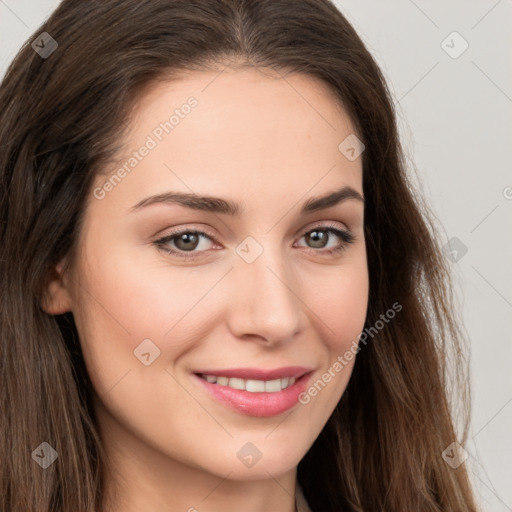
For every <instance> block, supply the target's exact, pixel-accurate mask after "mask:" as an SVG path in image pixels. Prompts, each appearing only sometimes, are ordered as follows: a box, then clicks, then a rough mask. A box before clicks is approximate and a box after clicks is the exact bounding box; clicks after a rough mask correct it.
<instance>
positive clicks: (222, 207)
mask: <svg viewBox="0 0 512 512" xmlns="http://www.w3.org/2000/svg"><path fill="white" fill-rule="evenodd" d="M349 199H356V200H358V201H361V202H362V203H364V198H363V197H362V196H361V194H360V193H359V192H358V191H357V190H355V189H354V188H352V187H349V186H344V187H342V188H340V189H339V190H336V191H334V192H328V193H327V194H325V195H323V196H320V197H311V198H309V199H308V200H307V201H306V202H305V203H304V204H303V205H302V208H301V210H300V214H301V215H304V214H307V213H312V212H316V211H319V210H323V209H326V208H330V207H332V206H336V205H337V204H339V203H342V202H344V201H347V200H349ZM158 203H163V204H179V205H181V206H185V207H186V208H191V209H193V210H202V211H207V212H213V213H223V214H225V215H230V216H233V217H240V215H241V213H242V211H243V209H244V207H243V205H242V204H240V203H236V202H234V201H231V200H228V199H222V198H220V197H212V196H200V195H197V194H194V193H181V192H172V191H171V192H165V193H163V194H158V195H154V196H150V197H146V198H145V199H142V200H141V201H139V202H138V203H137V204H136V205H135V206H132V208H130V212H134V211H137V210H140V209H141V208H144V207H147V206H150V205H153V204H158Z"/></svg>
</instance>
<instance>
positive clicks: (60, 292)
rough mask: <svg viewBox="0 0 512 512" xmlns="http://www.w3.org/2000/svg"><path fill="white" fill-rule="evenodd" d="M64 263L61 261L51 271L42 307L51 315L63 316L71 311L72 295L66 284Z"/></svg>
mask: <svg viewBox="0 0 512 512" xmlns="http://www.w3.org/2000/svg"><path fill="white" fill-rule="evenodd" d="M63 267H64V262H63V261H61V262H60V263H59V264H58V265H56V266H55V267H53V268H52V269H51V271H50V280H49V282H48V286H47V289H46V290H45V296H44V297H43V300H42V304H41V307H42V308H43V310H44V311H46V313H48V314H49V315H61V314H63V313H67V312H69V311H71V305H72V300H71V295H70V292H69V290H68V287H67V284H66V283H65V282H64V274H63Z"/></svg>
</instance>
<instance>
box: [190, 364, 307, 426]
mask: <svg viewBox="0 0 512 512" xmlns="http://www.w3.org/2000/svg"><path fill="white" fill-rule="evenodd" d="M311 373H312V372H309V373H307V374H305V375H303V376H302V377H301V378H300V379H297V380H296V381H295V384H293V386H290V387H289V388H286V389H283V390H282V391H277V392H275V393H252V392H250V391H245V390H242V389H233V388H230V387H229V386H220V385H218V384H213V383H211V382H207V381H206V380H204V379H202V378H201V377H199V376H198V375H196V374H193V377H195V378H196V380H198V381H199V382H200V383H201V384H202V385H203V386H204V388H205V389H206V391H207V392H208V393H209V394H210V395H211V396H213V398H215V399H216V400H217V401H219V402H221V403H222V404H223V405H226V406H227V407H229V408H231V409H234V410H236V411H238V412H241V413H243V414H247V415H249V416H260V417H269V416H276V415H278V414H282V413H283V412H286V411H288V410H289V409H291V408H292V407H294V406H295V405H296V404H297V403H298V401H299V395H300V394H301V393H302V392H304V390H305V389H306V386H307V381H308V380H309V377H310V375H311Z"/></svg>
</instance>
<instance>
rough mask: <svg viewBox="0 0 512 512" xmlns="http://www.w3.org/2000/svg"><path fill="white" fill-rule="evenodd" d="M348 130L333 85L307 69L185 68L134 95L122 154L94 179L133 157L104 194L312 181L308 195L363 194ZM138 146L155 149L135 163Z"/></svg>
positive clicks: (300, 191)
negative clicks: (347, 190) (347, 146)
mask: <svg viewBox="0 0 512 512" xmlns="http://www.w3.org/2000/svg"><path fill="white" fill-rule="evenodd" d="M191 98H192V99H193V101H192V102H191ZM190 105H193V106H192V107H191V106H190ZM353 133H354V128H353V124H352V122H351V119H350V118H349V116H348V115H347V114H346V113H345V111H344V110H343V107H342V105H341V103H340V102H339V101H337V100H336V98H335V96H334V93H333V91H332V90H331V89H330V88H329V87H328V86H327V85H326V84H325V83H323V82H322V81H320V80H318V79H316V78H313V77H310V76H308V75H303V74H284V73H283V74H279V73H276V72H274V71H271V70H266V69H265V70H260V69H257V68H242V69H235V70H234V69H231V68H226V69H221V70H220V71H204V72H197V71H196V72H188V73H184V74H183V75H182V76H180V77H178V78H176V77H174V78H173V79H172V80H169V81H161V82H159V83H156V84H153V85H152V86H151V87H149V88H147V89H146V91H145V92H144V94H142V95H141V96H140V98H139V100H138V101H137V103H136V104H135V106H134V109H133V111H132V116H131V119H130V122H129V132H128V135H127V137H126V138H125V140H124V141H123V146H122V150H121V152H120V154H119V159H118V161H117V162H116V164H115V165H114V166H112V167H111V168H110V169H108V170H107V172H106V173H105V175H103V176H100V177H99V179H98V180H97V184H101V183H102V182H104V181H105V178H106V177H108V175H109V173H115V172H116V169H119V168H120V167H121V166H123V165H124V167H125V168H126V169H128V167H130V166H128V167H126V165H125V164H126V163H128V162H130V160H131V161H132V162H131V163H133V164H134V165H133V166H132V168H130V169H128V171H129V172H128V173H123V174H128V175H127V176H126V177H125V178H123V181H122V183H119V185H118V186H116V187H115V190H114V192H113V193H110V194H109V199H112V198H113V197H114V196H117V198H118V199H119V198H121V197H125V198H126V199H127V201H129V202H130V203H131V204H132V205H133V204H135V203H136V202H138V201H139V200H140V199H141V198H142V197H143V196H144V195H150V194H156V193H161V192H164V191H165V190H166V189H168V190H177V189H178V190H179V189H181V190H182V191H183V192H197V193H208V194H211V195H217V196H222V197H226V196H230V195H231V196H235V195H240V193H241V192H242V193H243V194H244V196H245V197H248V196H250V195H251V194H254V195H257V194H258V191H260V192H261V193H266V194H267V193H268V192H269V189H271V191H281V192H282V191H286V192H287V194H288V195H289V196H290V197H296V198H297V199H299V198H300V197H302V196H304V194H305V193H306V192H307V191H308V189H312V188H314V187H315V184H317V183H318V184H319V185H318V187H317V188H315V190H312V193H311V194H310V195H320V194H322V193H323V191H325V190H330V189H332V190H334V189H336V188H340V186H343V185H349V186H352V187H353V188H355V189H356V190H359V191H360V192H361V194H362V189H361V180H362V176H361V174H362V171H361V159H357V160H355V161H350V160H348V159H347V158H346V157H345V156H344V155H343V154H342V153H341V152H340V150H339V148H338V146H339V144H340V143H341V142H342V141H343V140H344V139H346V137H347V136H349V135H351V134H353ZM144 146H151V150H150V151H145V152H144V153H145V156H144V157H143V158H140V159H138V160H137V161H135V160H134V156H133V154H134V152H137V151H138V150H139V149H140V148H143V147H144ZM320 181H321V182H322V183H320ZM230 191H231V192H232V193H230Z"/></svg>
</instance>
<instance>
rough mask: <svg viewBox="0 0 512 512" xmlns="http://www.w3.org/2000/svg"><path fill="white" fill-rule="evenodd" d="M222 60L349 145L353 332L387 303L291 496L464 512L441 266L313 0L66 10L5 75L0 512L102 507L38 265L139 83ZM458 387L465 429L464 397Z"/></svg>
mask: <svg viewBox="0 0 512 512" xmlns="http://www.w3.org/2000/svg"><path fill="white" fill-rule="evenodd" d="M43 32H47V33H48V34H49V35H50V36H51V37H52V38H53V39H54V40H55V41H56V42H57V44H58V47H57V48H56V49H55V46H52V43H51V40H49V39H48V37H47V36H40V34H41V33H43ZM40 39H42V41H40V42H39V45H38V46H36V47H35V48H34V47H33V46H32V44H31V43H32V42H34V41H36V42H37V41H39V40H40ZM38 48H39V49H40V50H41V49H43V48H46V49H47V50H48V53H47V54H44V52H41V51H39V52H38V51H37V49H38ZM50 50H54V51H53V53H50ZM229 61H237V62H242V63H243V64H245V65H250V66H258V67H266V68H271V69H274V70H276V71H278V72H280V73H282V74H283V76H285V74H286V73H289V72H292V73H304V74H308V75H310V76H313V77H316V78H319V79H321V80H323V81H324V82H325V83H326V84H327V85H328V86H330V88H331V89H332V91H333V92H334V94H335V97H336V98H337V99H338V100H339V101H340V102H341V104H342V105H343V106H344V108H345V109H346V111H347V112H348V114H349V115H350V117H351V119H352V121H353V123H354V125H355V127H356V129H357V133H358V136H359V137H360V138H361V140H362V141H363V143H364V144H365V151H364V153H363V155H362V158H363V190H364V195H365V198H366V203H365V237H366V244H367V253H368V268H369V277H370V292H369V306H368V312H367V319H366V327H368V328H370V327H371V326H373V325H374V324H375V323H376V322H377V321H378V320H379V318H380V315H381V314H382V313H384V312H386V311H387V310H388V309H389V308H390V306H391V304H395V303H398V304H400V305H401V306H402V309H401V311H400V313H399V314H397V315H396V317H395V318H394V319H393V321H391V322H389V323H388V324H387V325H386V327H385V328H384V329H381V330H380V331H379V332H378V334H377V335H375V336H373V337H372V338H371V339H368V342H367V344H365V346H364V347H362V349H361V351H360V352H359V354H358V356H357V359H356V363H355V367H354V370H353V374H352V377H351V379H350V381H349V384H348V387H347V389H346V391H345V393H344V395H343V397H342V398H341V400H340V402H339V404H338V406H337V407H336V409H335V411H334V413H333V414H332V416H331V418H330V419H329V421H328V422H327V424H326V425H325V428H324V429H323V430H322V432H321V434H320V435H319V436H318V438H317V439H316V441H315V443H314V444H313V446H312V447H311V449H310V450H309V451H308V453H307V454H306V456H305V457H304V459H303V460H302V461H301V462H300V464H299V467H298V479H299V482H300V484H301V486H302V488H303V491H304V495H305V497H306V499H307V500H308V502H309V503H310V505H311V508H312V509H313V511H314V512H328V511H331V512H339V511H342V510H346V511H371V512H374V511H384V510H385V511H386V512H403V511H405V510H407V511H413V510H414V511H422V512H430V511H431V512H434V511H436V512H439V511H450V512H456V511H461V512H462V511H474V510H476V507H475V504H474V502H473V497H472V491H471V488H470V484H469V480H468V476H467V471H466V469H465V466H464V464H462V465H461V466H459V467H458V468H455V469H454V468H452V467H451V466H450V465H448V464H447V463H446V462H445V461H444V460H443V458H442V456H441V453H442V451H443V450H444V449H445V448H446V447H447V446H449V445H450V444H451V443H452V442H454V441H456V440H458V441H459V442H460V443H461V444H464V441H465V439H466V433H467V420H468V416H465V417H464V418H463V427H464V428H463V429H462V432H460V433H459V436H460V437H457V433H456V431H455V430H456V429H455V428H454V420H453V419H452V415H453V411H452V410H451V409H450V401H449V399H448V397H447V391H446V390H447V387H448V385H449V384H450V383H451V384H454V383H455V384H457V383H458V384H462V383H463V379H464V371H465V368H466V366H465V364H464V358H463V357H462V356H463V354H464V352H463V348H464V347H463V341H464V337H463V335H462V334H461V331H460V329H459V327H458V324H457V318H458V317H457V316H456V315H455V313H454V306H453V298H452V291H451V287H452V285H451V282H450V276H449V269H448V268H447V264H446V261H445V258H444V257H443V256H442V252H441V250H440V247H439V242H438V241H437V235H436V227H435V224H434V222H433V221H432V220H430V219H432V218H433V216H432V214H431V213H430V212H429V210H428V208H427V207H426V206H425V205H424V204H423V202H422V200H421V199H420V198H419V196H418V194H417V193H416V192H415V191H414V190H413V187H412V185H411V184H410V180H409V178H408V175H407V174H406V165H405V161H404V157H403V154H402V150H401V147H400V142H399V140H398V136H397V128H396V119H395V112H394V108H393V101H392V98H391V96H390V94H389V91H388V89H387V87H386V84H385V81H384V79H383V76H382V74H381V72H380V70H379V68H378V67H377V65H376V64H375V62H374V60H373V58H372V57H371V55H370V54H369V52H368V51H367V49H366V48H365V46H364V45H363V43H362V41H361V39H360V38H359V37H358V35H357V34H356V32H355V31H354V29H353V28H352V27H351V25H350V24H349V23H348V22H347V20H346V19H345V18H344V17H343V15H342V14H341V13H340V12H339V11H338V10H337V8H336V7H335V6H334V4H333V3H331V2H330V1H329V0H108V1H105V0H90V1H87V2H84V1H81V0H64V1H63V2H62V3H61V4H60V6H59V7H58V8H57V9H56V11H55V12H54V13H53V14H52V15H51V16H50V17H49V18H48V19H47V21H46V22H45V23H44V24H43V25H42V26H41V27H40V28H39V29H38V30H37V31H36V33H34V35H33V37H31V38H30V40H29V41H28V42H27V43H26V44H25V45H24V47H23V48H22V49H21V50H20V52H19V53H18V55H17V56H16V58H15V59H14V61H13V62H12V63H11V65H10V67H9V69H8V71H7V73H6V75H5V77H4V80H3V81H2V84H1V87H0V239H1V246H0V273H1V275H2V284H1V297H0V304H1V313H0V351H1V353H0V356H1V357H0V361H1V363H0V364H1V384H0V385H1V389H2V394H1V404H2V411H1V412H2V414H1V419H0V422H1V431H0V446H1V451H0V459H1V461H2V464H1V466H0V475H1V477H0V478H1V483H0V508H1V510H2V511H6V512H7V511H9V512H10V511H29V510H34V511H35V510H37V511H41V512H50V511H57V510H59V511H63V512H77V511H80V512H93V511H94V512H97V511H98V510H100V507H101V503H102V497H103V492H104V490H103V475H104V471H105V452H104V451H103V447H102V445H101V439H100V437H99V434H98V430H97V426H96V422H95V416H94V411H93V408H92V406H91V384H90V381H89V379H88V375H87V372H86V371H85V368H84V363H83V359H82V356H81V350H80V344H79V341H78V334H77V331H76V327H75V325H74V321H73V316H72V315H71V314H70V313H67V314H64V315H57V316H51V315H48V314H46V313H45V312H44V310H43V309H42V308H41V303H42V300H43V299H44V294H45V290H46V287H47V283H48V280H49V277H50V276H51V275H52V272H54V268H55V265H56V264H57V263H58V262H59V261H61V259H62V258H63V257H64V256H66V255H67V256H68V257H70V258H69V261H73V258H74V257H75V252H74V251H75V249H76V243H77V240H78V235H79V232H80V227H81V219H82V217H83V214H84V209H85V207H86V201H87V197H88V196H89V194H90V193H91V185H92V183H93V179H94V177H95V175H96V174H97V173H100V172H102V169H103V168H104V166H105V165H106V163H107V162H109V161H110V160H111V159H112V158H113V156H114V155H115V154H116V150H117V148H118V147H119V143H120V140H121V135H122V134H123V133H125V130H126V127H127V126H128V122H129V119H130V112H131V108H132V107H133V105H134V104H135V102H136V101H137V98H138V97H140V95H141V94H143V91H144V89H145V87H146V86H148V85H150V84H151V83H154V82H155V81H157V80H169V79H172V76H173V74H174V73H177V72H179V71H182V70H201V69H203V70H216V69H218V70H221V69H222V67H223V65H224V63H226V62H229ZM340 142H341V141H340ZM449 354H454V355H455V356H457V357H455V358H454V359H453V361H452V363H453V365H454V372H453V376H454V380H453V381H452V380H448V376H449V373H448V371H447V370H448V367H447V360H448V356H449ZM455 389H456V390H457V394H456V395H455V397H456V400H458V401H459V402H460V403H462V404H463V407H462V412H466V413H467V412H468V405H469V404H468V389H467V387H462V386H461V387H459V388H455ZM468 414H469V413H468ZM42 442H47V443H48V444H49V445H51V446H52V447H53V448H54V449H55V451H56V452H57V453H58V459H57V461H56V462H55V463H53V464H52V465H51V466H50V467H48V468H47V469H45V470H42V469H41V467H40V466H39V465H38V464H36V463H35V462H34V460H32V456H31V454H32V452H33V451H34V450H35V449H36V448H37V447H39V446H40V445H41V443H42Z"/></svg>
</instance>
